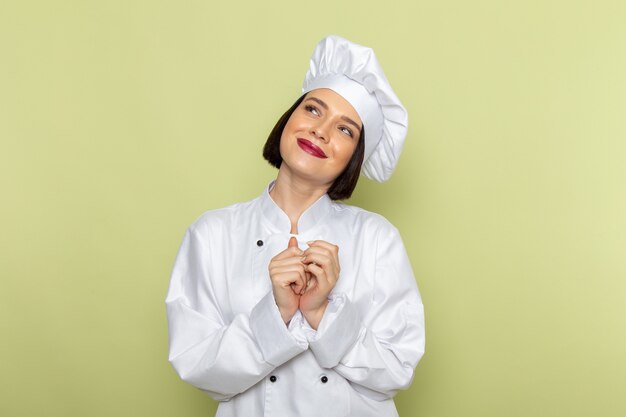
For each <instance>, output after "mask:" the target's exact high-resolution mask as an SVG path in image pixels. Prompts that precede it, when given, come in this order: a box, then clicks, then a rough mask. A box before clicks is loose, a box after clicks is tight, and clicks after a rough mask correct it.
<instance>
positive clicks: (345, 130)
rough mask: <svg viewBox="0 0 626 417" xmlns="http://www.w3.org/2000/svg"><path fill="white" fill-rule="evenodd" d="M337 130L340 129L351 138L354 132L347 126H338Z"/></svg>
mask: <svg viewBox="0 0 626 417" xmlns="http://www.w3.org/2000/svg"><path fill="white" fill-rule="evenodd" d="M339 130H341V132H342V133H344V134H346V135H348V136H350V137H351V138H353V137H354V134H353V133H352V129H350V128H349V127H345V126H342V127H340V128H339Z"/></svg>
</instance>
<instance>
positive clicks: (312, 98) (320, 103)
mask: <svg viewBox="0 0 626 417" xmlns="http://www.w3.org/2000/svg"><path fill="white" fill-rule="evenodd" d="M306 99H307V100H313V101H314V102H316V103H318V104H319V105H320V106H322V107H323V108H324V110H328V104H326V103H324V102H323V101H322V100H320V99H319V98H317V97H307V98H306ZM341 119H342V120H344V121H345V122H347V123H350V124H352V125H354V127H356V128H357V129H359V131H361V126H359V125H358V123H357V122H355V121H354V120H352V119H351V118H349V117H348V116H343V115H342V116H341Z"/></svg>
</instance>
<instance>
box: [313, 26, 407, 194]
mask: <svg viewBox="0 0 626 417" xmlns="http://www.w3.org/2000/svg"><path fill="white" fill-rule="evenodd" d="M318 88H329V89H331V90H333V91H335V92H336V93H337V94H339V95H341V96H342V97H343V98H345V99H346V100H347V101H348V102H349V103H350V104H352V107H354V109H355V110H356V112H357V113H358V114H359V117H360V118H361V120H362V121H363V125H364V128H365V157H364V160H363V167H362V172H363V174H364V175H365V176H366V177H368V178H370V179H373V180H376V181H379V182H383V181H386V180H388V179H389V177H391V174H392V173H393V170H394V169H395V167H396V165H397V163H398V158H399V157H400V153H401V152H402V148H403V146H404V140H405V138H406V133H407V129H408V116H407V112H406V109H405V108H404V106H402V103H401V102H400V99H398V97H397V96H396V94H395V93H394V91H393V89H392V88H391V85H390V84H389V81H387V78H386V77H385V73H384V72H383V70H382V68H381V66H380V64H379V63H378V60H377V59H376V55H374V51H373V50H372V49H371V48H368V47H365V46H362V45H358V44H356V43H353V42H350V41H349V40H347V39H344V38H342V37H339V36H334V35H331V36H327V37H325V38H324V39H322V40H321V41H320V42H319V43H318V44H317V46H316V48H315V50H314V51H313V55H312V56H311V60H310V67H309V70H308V72H307V73H306V76H305V77H304V82H303V83H302V92H303V93H308V92H309V91H312V90H315V89H318Z"/></svg>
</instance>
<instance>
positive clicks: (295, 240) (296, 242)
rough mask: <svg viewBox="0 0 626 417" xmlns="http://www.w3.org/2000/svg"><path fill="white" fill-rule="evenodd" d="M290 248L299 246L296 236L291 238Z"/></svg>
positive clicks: (288, 245)
mask: <svg viewBox="0 0 626 417" xmlns="http://www.w3.org/2000/svg"><path fill="white" fill-rule="evenodd" d="M287 247H288V248H297V247H298V239H296V238H295V236H292V237H291V239H289V244H287Z"/></svg>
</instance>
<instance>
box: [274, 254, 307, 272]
mask: <svg viewBox="0 0 626 417" xmlns="http://www.w3.org/2000/svg"><path fill="white" fill-rule="evenodd" d="M303 260H304V256H300V255H296V256H291V257H289V258H284V259H278V260H273V261H271V262H270V264H269V269H270V270H272V269H275V268H281V267H283V266H290V265H300V264H302V261H303Z"/></svg>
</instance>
